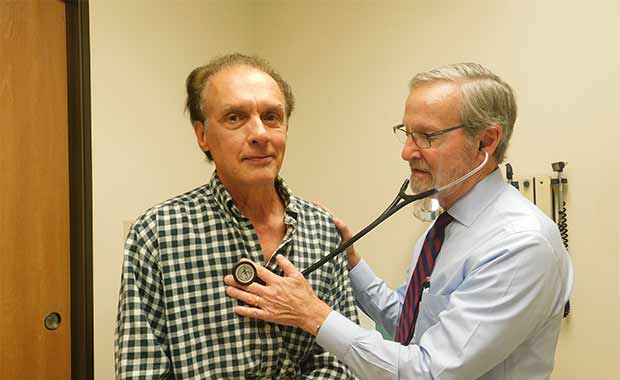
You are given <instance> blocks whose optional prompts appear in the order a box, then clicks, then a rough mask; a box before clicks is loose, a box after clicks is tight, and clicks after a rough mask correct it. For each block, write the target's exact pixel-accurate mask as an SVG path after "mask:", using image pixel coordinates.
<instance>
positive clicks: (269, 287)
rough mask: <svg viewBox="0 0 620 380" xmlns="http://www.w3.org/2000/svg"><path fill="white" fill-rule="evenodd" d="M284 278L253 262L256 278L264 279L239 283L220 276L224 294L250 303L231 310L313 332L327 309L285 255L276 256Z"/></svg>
mask: <svg viewBox="0 0 620 380" xmlns="http://www.w3.org/2000/svg"><path fill="white" fill-rule="evenodd" d="M276 261H277V262H278V265H279V266H280V268H282V270H283V271H284V277H280V276H278V275H277V274H275V273H272V272H271V271H269V270H267V269H265V268H264V267H262V266H261V265H259V264H256V263H255V264H254V265H255V266H256V269H257V274H258V277H260V279H261V280H263V281H264V282H265V285H261V284H259V283H258V282H254V283H252V284H250V285H248V286H243V285H241V284H239V283H238V282H236V281H235V280H234V278H233V276H232V275H227V276H226V277H225V278H224V283H225V284H226V285H228V287H227V288H226V294H227V295H229V296H230V297H232V298H235V299H237V300H239V301H241V302H243V303H245V304H247V305H253V306H254V307H250V306H236V307H235V313H237V314H239V315H241V316H244V317H250V318H256V319H262V320H264V321H269V322H274V323H278V324H281V325H286V326H294V327H299V328H302V329H303V330H305V331H307V332H309V333H310V334H312V335H316V334H317V332H318V330H319V327H320V326H321V325H322V324H323V321H324V320H325V318H327V316H328V315H329V313H330V312H331V308H330V307H329V306H328V305H327V304H326V303H324V302H323V301H321V300H320V299H319V298H318V297H317V296H316V295H315V294H314V292H313V291H312V288H311V287H310V284H308V281H306V279H305V278H304V276H303V275H302V274H301V272H299V271H298V270H297V269H296V268H295V267H294V266H293V264H291V262H290V261H288V260H287V259H286V257H284V256H282V255H277V256H276Z"/></svg>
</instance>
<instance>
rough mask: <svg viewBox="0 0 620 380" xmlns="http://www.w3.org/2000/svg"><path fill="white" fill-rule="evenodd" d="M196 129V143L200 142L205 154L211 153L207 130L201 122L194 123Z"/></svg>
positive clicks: (199, 144)
mask: <svg viewBox="0 0 620 380" xmlns="http://www.w3.org/2000/svg"><path fill="white" fill-rule="evenodd" d="M192 126H193V127H194V133H195V134H196V141H197V142H198V146H200V149H202V151H203V152H208V151H209V144H208V143H207V128H206V126H205V125H204V123H203V122H201V121H195V122H194V123H192Z"/></svg>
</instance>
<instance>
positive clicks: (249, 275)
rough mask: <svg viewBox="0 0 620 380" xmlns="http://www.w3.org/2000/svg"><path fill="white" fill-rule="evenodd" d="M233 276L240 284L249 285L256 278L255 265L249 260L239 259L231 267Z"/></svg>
mask: <svg viewBox="0 0 620 380" xmlns="http://www.w3.org/2000/svg"><path fill="white" fill-rule="evenodd" d="M233 277H234V278H235V281H237V282H238V283H240V284H241V285H244V286H245V285H250V284H251V283H253V282H254V281H256V280H258V274H257V272H256V267H255V266H254V264H252V263H251V262H249V261H239V262H238V263H237V264H235V267H234V268H233Z"/></svg>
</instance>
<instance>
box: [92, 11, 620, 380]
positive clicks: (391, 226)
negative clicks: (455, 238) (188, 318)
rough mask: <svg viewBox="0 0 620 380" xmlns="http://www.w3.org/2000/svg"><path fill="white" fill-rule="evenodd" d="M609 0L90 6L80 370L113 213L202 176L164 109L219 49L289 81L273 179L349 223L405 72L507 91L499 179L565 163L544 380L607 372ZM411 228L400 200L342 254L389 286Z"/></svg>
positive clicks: (110, 252)
mask: <svg viewBox="0 0 620 380" xmlns="http://www.w3.org/2000/svg"><path fill="white" fill-rule="evenodd" d="M567 3H568V4H567ZM147 4H148V7H147ZM618 7H619V6H618V4H617V2H616V1H615V0H599V1H597V2H594V3H586V2H573V3H572V4H571V3H570V2H566V1H559V0H554V1H545V2H540V1H534V0H529V1H520V2H498V1H492V0H488V1H481V0H476V1H469V2H466V3H463V2H448V1H434V2H429V1H381V2H379V1H339V2H333V1H331V2H326V1H318V2H317V1H235V2H230V1H211V2H204V1H178V2H169V1H157V2H152V1H149V2H146V1H144V2H137V1H131V2H124V1H113V2H111V1H105V2H104V1H91V49H92V51H91V54H92V55H91V60H92V96H93V98H92V102H93V187H94V189H93V202H94V228H95V231H94V244H95V247H94V248H95V253H94V255H95V257H94V265H95V269H94V272H95V273H94V276H95V278H94V283H95V346H96V351H95V363H96V378H97V379H99V380H101V379H108V378H111V377H112V371H113V369H112V337H113V328H114V318H115V308H116V301H117V292H118V283H119V277H120V265H121V259H122V251H121V247H122V240H123V236H122V228H123V227H122V226H123V224H122V222H123V221H124V220H130V219H133V218H135V217H136V216H137V215H138V214H139V213H140V212H141V211H143V210H144V209H145V208H147V207H149V206H151V205H153V204H155V203H157V202H159V201H161V200H163V199H166V198H168V197H170V196H172V195H174V194H177V193H180V192H182V191H185V190H187V189H189V188H191V187H193V186H195V185H198V184H200V183H203V182H205V181H206V180H207V177H208V174H209V172H210V170H211V167H210V166H208V165H207V164H205V163H204V161H203V159H202V156H201V153H200V152H199V151H198V149H197V148H195V146H194V141H193V136H192V133H191V129H190V126H189V124H188V122H187V121H186V118H185V117H184V115H183V113H182V108H183V99H184V94H183V82H184V79H185V76H186V74H187V73H188V72H189V71H190V70H191V68H193V67H194V66H196V65H197V64H200V63H202V62H204V61H205V59H207V58H208V57H211V56H212V55H214V54H218V53H223V52H229V51H234V50H241V51H245V52H250V53H252V52H258V53H260V54H262V55H264V56H265V57H267V58H269V59H270V60H272V61H273V63H274V64H275V66H276V67H278V68H279V69H281V71H282V73H283V74H284V76H285V77H286V78H287V79H288V80H289V81H290V82H291V84H292V85H293V89H294V91H295V94H296V96H297V98H298V108H297V110H296V112H295V114H294V115H293V119H292V121H291V127H290V132H289V145H288V152H287V161H286V164H285V167H284V170H283V173H284V175H285V177H286V178H287V180H288V181H289V182H290V184H291V186H292V188H293V189H294V190H295V191H297V192H298V193H300V194H302V195H303V196H305V197H307V198H310V199H319V200H321V201H323V202H324V203H325V204H327V205H328V206H329V207H330V208H332V209H333V211H334V212H335V213H336V214H338V215H340V216H341V217H343V218H344V219H346V220H347V221H348V222H349V224H350V225H351V227H352V228H353V229H354V230H357V229H359V228H362V227H363V226H364V225H365V224H367V223H368V222H369V221H370V220H372V219H373V218H374V217H375V216H376V215H377V214H378V213H379V212H380V211H382V209H383V208H384V207H385V206H386V205H387V203H389V201H391V200H392V197H393V196H394V195H395V192H396V190H397V188H398V186H399V184H400V182H401V181H402V179H404V178H405V176H406V175H407V166H406V164H405V163H403V162H402V161H401V160H400V157H399V149H400V146H399V145H398V144H397V143H396V141H395V140H394V138H393V136H392V135H391V131H390V127H391V126H392V125H394V124H395V123H397V122H399V121H400V119H401V117H402V109H403V102H404V98H405V96H406V95H407V81H408V80H409V79H410V77H411V76H412V74H413V73H415V72H416V71H420V70H424V69H427V68H430V67H432V66H435V65H438V64H443V63H447V62H455V61H479V62H481V63H483V64H485V65H487V66H489V67H490V68H491V69H493V70H495V71H496V72H497V73H499V74H500V75H502V76H503V77H504V78H505V79H506V80H507V81H508V82H510V83H511V84H513V86H514V87H515V90H516V91H517V95H518V102H519V106H520V114H519V118H518V121H517V126H516V129H515V135H514V138H513V142H512V146H511V148H510V150H509V152H508V156H509V157H508V160H509V161H510V162H511V163H512V164H513V166H514V167H515V170H516V171H517V173H518V174H521V175H539V174H551V169H550V163H551V162H553V161H558V160H563V161H568V166H567V168H566V174H567V177H568V179H569V186H570V191H569V199H568V202H569V203H568V207H569V229H570V251H571V254H572V255H573V260H574V264H575V268H576V275H577V283H576V288H575V292H574V296H573V310H574V311H573V315H572V316H571V318H570V319H569V320H568V321H567V322H566V323H565V325H564V329H563V332H562V335H561V339H560V344H559V348H558V353H557V365H556V371H555V373H554V376H553V379H555V380H560V379H562V380H564V379H566V380H568V379H586V378H590V377H591V376H592V374H596V376H597V379H602V380H615V379H617V378H619V375H620V367H619V364H618V363H620V360H619V359H620V350H619V345H620V340H619V339H618V336H620V326H619V325H618V323H619V316H620V302H619V301H620V282H619V276H618V274H619V272H620V262H619V260H618V253H620V250H619V249H618V247H619V245H620V240H619V238H618V236H620V219H619V217H618V215H619V213H620V202H618V201H617V200H616V201H614V196H615V193H616V189H617V188H618V187H620V159H619V158H618V155H617V154H616V152H615V151H614V149H613V148H614V147H615V144H616V143H617V141H618V138H619V137H620V133H619V129H618V128H617V127H616V126H615V124H617V120H619V119H620V111H619V110H618V107H616V106H615V103H616V102H617V99H618V94H617V88H618V85H619V84H620V83H619V81H620V80H619V79H618V78H619V74H620V72H619V71H620V53H618V49H617V47H616V46H617V41H616V40H617V36H618V35H620V27H618V26H617V22H616V21H617V17H618V15H620V12H619V11H620V9H618ZM423 227H424V226H423V225H421V224H420V223H418V222H416V221H414V220H413V218H412V217H411V213H410V211H409V210H403V211H401V212H400V213H399V214H397V215H396V216H394V217H393V219H390V220H389V221H387V222H385V223H384V224H383V225H382V226H380V227H378V228H377V229H376V230H375V231H374V232H373V233H372V234H370V235H368V236H367V237H365V238H364V239H363V240H362V241H361V242H360V243H359V247H360V249H361V251H362V252H363V253H364V255H365V257H366V258H367V260H368V261H369V262H370V263H371V265H372V266H373V267H374V268H375V269H376V271H377V272H378V273H379V274H381V275H382V276H384V277H385V278H386V280H387V281H388V282H389V283H390V284H391V285H394V286H396V285H398V284H399V283H400V281H401V280H402V276H403V274H404V270H405V268H406V265H407V264H408V261H409V255H410V250H411V244H412V243H413V241H415V239H416V238H417V237H418V235H419V233H420V232H421V230H422V228H423ZM613 231H617V232H618V233H616V234H614V233H613ZM610 232H612V233H610Z"/></svg>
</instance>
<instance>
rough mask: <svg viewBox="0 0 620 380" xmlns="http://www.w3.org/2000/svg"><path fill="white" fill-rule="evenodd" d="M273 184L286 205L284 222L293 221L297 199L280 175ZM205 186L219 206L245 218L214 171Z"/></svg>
mask: <svg viewBox="0 0 620 380" xmlns="http://www.w3.org/2000/svg"><path fill="white" fill-rule="evenodd" d="M275 186H276V190H277V191H278V194H279V195H280V198H282V200H283V201H284V205H285V207H286V209H285V214H286V215H285V223H287V224H289V223H295V221H296V217H297V215H298V214H299V200H298V199H297V198H296V197H294V196H293V195H291V191H290V189H289V187H288V185H287V184H286V182H285V181H284V179H282V177H280V176H277V177H276V180H275ZM207 188H208V189H209V190H210V191H211V193H212V194H213V196H214V197H215V201H216V202H217V203H218V205H220V207H222V209H224V210H225V211H226V212H227V213H229V214H231V215H233V216H235V217H237V218H245V216H243V214H241V212H240V211H239V209H238V208H237V206H235V204H234V202H233V199H232V197H231V196H230V193H229V192H228V190H227V189H226V187H224V184H223V183H222V181H220V178H219V177H218V175H217V172H216V171H214V172H213V175H212V176H211V180H210V181H209V184H208V185H207ZM291 218H292V220H290V221H288V222H287V220H289V219H291Z"/></svg>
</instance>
